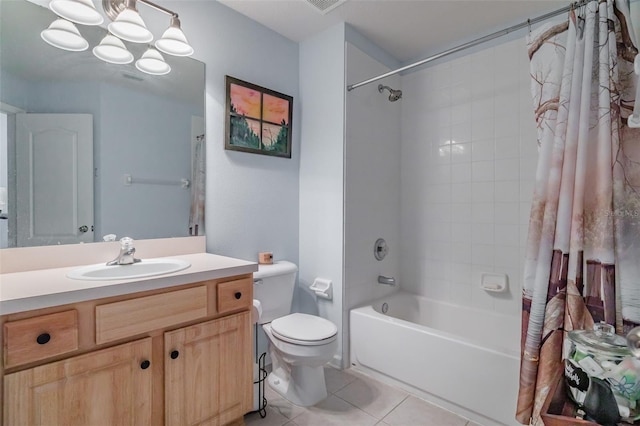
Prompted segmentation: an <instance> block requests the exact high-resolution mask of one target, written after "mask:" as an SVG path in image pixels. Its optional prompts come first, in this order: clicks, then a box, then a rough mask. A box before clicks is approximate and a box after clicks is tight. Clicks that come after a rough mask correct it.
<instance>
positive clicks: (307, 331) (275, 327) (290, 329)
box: [271, 313, 338, 342]
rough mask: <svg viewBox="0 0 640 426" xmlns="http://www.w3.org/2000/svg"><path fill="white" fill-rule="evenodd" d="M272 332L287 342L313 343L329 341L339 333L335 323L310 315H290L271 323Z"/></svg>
mask: <svg viewBox="0 0 640 426" xmlns="http://www.w3.org/2000/svg"><path fill="white" fill-rule="evenodd" d="M271 330H272V331H273V333H274V334H276V335H277V336H279V337H283V338H284V339H285V340H295V341H300V342H313V341H319V340H325V339H329V338H331V337H334V336H335V335H336V334H337V333H338V328H337V327H336V325H335V324H334V323H332V322H331V321H329V320H326V319H324V318H320V317H316V316H314V315H308V314H299V313H295V314H290V315H286V316H284V317H281V318H277V319H274V320H273V321H271Z"/></svg>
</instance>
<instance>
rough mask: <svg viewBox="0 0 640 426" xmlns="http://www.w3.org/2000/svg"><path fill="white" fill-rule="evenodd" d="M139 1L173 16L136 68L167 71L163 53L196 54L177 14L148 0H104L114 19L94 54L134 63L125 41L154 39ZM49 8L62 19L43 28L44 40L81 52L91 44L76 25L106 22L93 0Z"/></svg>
mask: <svg viewBox="0 0 640 426" xmlns="http://www.w3.org/2000/svg"><path fill="white" fill-rule="evenodd" d="M136 3H142V4H145V5H147V6H149V7H152V8H154V9H156V10H159V11H160V12H163V13H166V14H167V15H169V16H170V17H171V22H170V24H169V28H167V29H166V31H165V32H164V33H163V34H162V37H160V38H159V39H158V40H156V42H155V43H154V44H153V45H149V48H148V49H147V50H146V51H145V52H144V53H143V54H142V56H141V57H140V58H139V59H138V60H137V61H136V63H135V66H136V68H137V69H139V70H140V71H142V72H145V73H147V74H154V75H163V74H167V73H169V72H170V71H171V67H170V66H169V64H167V63H166V62H165V60H164V58H163V57H162V54H161V53H160V52H162V53H166V54H168V55H174V56H190V55H192V54H193V47H191V45H190V44H189V42H188V41H187V37H186V36H185V35H184V33H183V32H182V29H181V28H180V19H178V14H177V13H175V12H173V11H171V10H169V9H166V8H164V7H162V6H159V5H157V4H155V3H153V2H151V1H149V0H137V1H136V0H102V8H103V10H104V12H105V14H106V15H107V16H108V17H109V18H110V19H111V21H112V22H111V23H110V24H109V25H108V26H107V29H108V30H109V32H108V33H107V35H106V36H105V37H104V38H103V39H102V41H101V42H100V43H99V44H98V45H97V46H95V47H94V48H93V54H94V55H95V56H96V57H97V58H99V59H101V60H103V61H105V62H109V63H112V64H128V63H131V62H133V59H134V58H133V54H132V53H131V52H129V51H128V50H127V48H126V46H125V44H124V43H123V40H125V41H128V42H131V43H147V44H148V43H151V42H152V41H153V34H152V33H151V31H149V30H148V29H147V26H146V25H145V23H144V21H143V20H142V17H141V16H140V13H138V9H137V8H136ZM49 9H51V10H52V11H53V12H54V13H55V14H56V15H58V16H59V18H57V19H56V20H55V21H53V22H52V23H51V25H49V28H47V29H45V30H44V31H42V33H40V36H41V37H42V39H43V40H44V41H45V42H47V43H49V44H50V45H52V46H54V47H57V48H59V49H63V50H69V51H73V52H80V51H83V50H87V49H88V48H89V43H88V42H87V40H85V39H84V37H82V34H80V31H79V30H78V28H77V27H76V25H75V24H81V25H100V24H102V22H103V21H104V19H103V17H102V15H101V14H100V13H99V12H98V11H97V10H96V8H95V6H94V4H93V2H92V0H52V1H51V2H50V3H49Z"/></svg>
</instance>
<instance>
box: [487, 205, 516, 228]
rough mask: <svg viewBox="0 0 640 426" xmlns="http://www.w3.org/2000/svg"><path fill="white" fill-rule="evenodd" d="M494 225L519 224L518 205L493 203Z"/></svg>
mask: <svg viewBox="0 0 640 426" xmlns="http://www.w3.org/2000/svg"><path fill="white" fill-rule="evenodd" d="M493 214H494V216H493V217H494V220H495V223H496V224H505V225H518V224H519V223H520V203H495V209H494V213H493Z"/></svg>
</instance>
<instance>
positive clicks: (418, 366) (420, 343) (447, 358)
mask: <svg viewBox="0 0 640 426" xmlns="http://www.w3.org/2000/svg"><path fill="white" fill-rule="evenodd" d="M383 304H386V308H385V309H383ZM383 310H385V311H386V313H383ZM349 319H350V326H349V327H350V343H351V363H352V364H353V365H354V366H355V368H356V369H360V370H363V371H365V372H368V373H370V374H371V375H373V376H374V377H376V378H379V379H382V380H383V381H386V382H389V383H392V384H396V385H399V386H400V387H403V388H405V389H407V390H409V391H412V392H414V393H416V394H417V395H419V396H421V397H423V398H424V399H426V400H429V401H431V402H433V403H435V404H437V405H440V406H441V407H443V408H446V409H448V410H450V411H453V412H455V413H457V414H459V415H461V416H463V417H466V418H469V419H471V420H474V421H476V422H478V423H480V424H482V425H517V424H518V423H517V422H516V420H515V418H514V416H515V409H516V400H517V394H518V376H519V367H520V349H519V348H520V318H518V317H514V316H507V315H501V314H497V313H494V312H490V311H483V310H478V309H474V308H467V307H462V306H457V305H452V304H449V303H444V302H438V301H434V300H430V299H427V298H425V297H422V296H417V295H413V294H410V293H406V292H398V293H395V294H392V295H390V296H388V297H385V298H383V299H380V300H377V301H375V302H373V303H372V304H371V305H369V306H364V307H360V308H356V309H352V310H351V312H350V316H349Z"/></svg>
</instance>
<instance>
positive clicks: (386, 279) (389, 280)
mask: <svg viewBox="0 0 640 426" xmlns="http://www.w3.org/2000/svg"><path fill="white" fill-rule="evenodd" d="M378 282H379V283H380V284H384V285H390V286H392V287H395V285H396V279H395V278H394V277H385V276H384V275H378Z"/></svg>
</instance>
